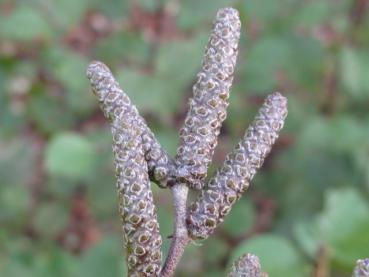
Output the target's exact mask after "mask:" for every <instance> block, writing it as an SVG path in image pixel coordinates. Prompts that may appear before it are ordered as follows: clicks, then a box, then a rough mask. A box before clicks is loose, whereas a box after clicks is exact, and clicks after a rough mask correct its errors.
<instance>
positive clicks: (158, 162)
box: [87, 61, 174, 187]
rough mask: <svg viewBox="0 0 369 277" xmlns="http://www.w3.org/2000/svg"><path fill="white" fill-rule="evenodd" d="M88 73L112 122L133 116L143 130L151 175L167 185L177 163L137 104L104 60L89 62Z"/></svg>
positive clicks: (154, 179) (106, 114) (146, 156)
mask: <svg viewBox="0 0 369 277" xmlns="http://www.w3.org/2000/svg"><path fill="white" fill-rule="evenodd" d="M87 77H88V78H89V80H90V83H91V87H92V90H93V92H94V94H95V95H96V96H97V98H98V100H99V103H100V107H101V109H102V110H103V112H104V114H105V116H106V117H107V118H108V119H109V120H110V122H111V124H113V125H117V126H119V124H120V121H121V120H122V118H123V117H127V116H131V117H132V120H133V121H134V122H135V124H136V125H137V126H138V128H139V130H140V136H141V137H142V141H143V150H144V153H145V159H146V161H147V165H148V169H149V176H150V179H151V180H152V181H154V182H155V183H157V184H158V185H160V186H161V187H165V186H167V180H168V178H169V175H170V174H171V172H173V171H174V163H173V161H172V160H171V159H170V158H169V156H168V155H167V153H166V152H165V151H164V150H163V149H162V147H161V146H160V144H159V142H158V141H157V140H156V138H155V137H154V134H153V133H152V132H151V130H150V129H149V127H148V126H147V125H146V123H145V120H144V119H143V118H142V117H141V116H140V115H139V113H138V111H137V109H136V107H135V106H134V105H132V103H131V101H130V99H129V98H128V96H127V94H125V93H124V92H123V90H122V89H121V88H120V86H119V84H118V82H117V81H116V80H115V79H114V77H113V75H112V73H111V72H110V70H109V68H108V67H107V66H106V65H105V64H103V63H101V62H97V61H95V62H92V63H91V64H90V65H89V66H88V69H87Z"/></svg>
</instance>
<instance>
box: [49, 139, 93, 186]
mask: <svg viewBox="0 0 369 277" xmlns="http://www.w3.org/2000/svg"><path fill="white" fill-rule="evenodd" d="M96 159H97V155H96V152H95V150H94V148H93V145H92V144H91V143H90V142H89V141H88V140H87V139H86V138H84V137H83V136H81V135H78V134H73V133H63V134H60V135H56V136H55V137H54V138H53V139H52V140H51V141H50V143H49V145H48V147H47V149H46V158H45V167H46V170H47V171H48V173H49V174H51V175H56V176H65V177H69V178H75V179H83V178H86V177H88V176H89V175H90V174H92V172H93V170H94V168H95V167H94V165H95V162H96Z"/></svg>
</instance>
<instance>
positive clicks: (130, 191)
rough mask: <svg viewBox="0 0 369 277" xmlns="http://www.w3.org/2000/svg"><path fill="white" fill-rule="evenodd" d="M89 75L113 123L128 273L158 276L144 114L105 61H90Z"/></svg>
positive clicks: (158, 245)
mask: <svg viewBox="0 0 369 277" xmlns="http://www.w3.org/2000/svg"><path fill="white" fill-rule="evenodd" d="M87 76H88V78H89V79H90V81H91V84H92V87H93V90H94V92H95V94H96V96H97V97H98V98H99V100H100V103H101V108H102V110H103V111H104V113H105V115H106V116H107V117H108V118H109V119H110V123H111V131H112V135H113V153H114V157H115V169H116V177H117V190H118V195H119V200H120V201H119V212H120V215H121V217H122V222H123V236H124V243H125V246H126V248H127V266H128V275H129V276H158V274H159V271H160V268H161V250H160V248H161V244H162V240H161V236H160V233H159V225H158V222H157V216H156V210H155V206H154V202H153V195H152V192H151V189H150V181H149V176H148V162H146V160H145V151H144V141H143V135H142V132H143V131H145V130H143V122H142V118H140V117H139V116H138V113H137V110H136V108H135V107H134V106H132V105H131V104H130V101H129V99H128V97H127V96H126V95H125V94H124V93H122V91H121V90H120V88H119V86H118V84H117V83H116V82H115V81H114V79H113V78H112V76H111V73H110V71H109V70H108V69H107V67H106V66H105V65H103V64H102V63H98V62H94V63H92V64H90V66H89V67H88V70H87Z"/></svg>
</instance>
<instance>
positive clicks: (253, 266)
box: [228, 254, 265, 277]
mask: <svg viewBox="0 0 369 277" xmlns="http://www.w3.org/2000/svg"><path fill="white" fill-rule="evenodd" d="M262 276H263V275H262V273H261V266H260V261H259V258H258V257H257V256H255V255H253V254H244V255H242V256H241V257H239V258H238V259H237V260H236V261H235V262H234V263H233V264H232V267H231V271H230V272H229V274H228V277H262ZM264 276H265V275H264Z"/></svg>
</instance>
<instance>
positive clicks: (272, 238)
mask: <svg viewBox="0 0 369 277" xmlns="http://www.w3.org/2000/svg"><path fill="white" fill-rule="evenodd" d="M244 253H253V254H255V255H257V256H258V257H259V258H260V263H261V265H262V269H263V271H265V272H270V273H271V275H273V276H276V277H282V276H308V272H309V267H308V265H307V263H306V262H305V261H304V259H303V258H302V256H301V254H300V253H299V252H298V251H297V249H296V248H295V247H294V245H293V244H291V242H290V241H289V240H287V239H285V238H283V237H281V236H279V235H260V236H258V237H255V238H252V239H250V240H248V241H246V242H244V243H241V244H240V245H239V246H238V247H237V248H236V249H235V250H234V252H233V253H232V258H231V261H232V262H234V261H235V260H236V259H237V258H238V257H240V256H241V255H242V254H244Z"/></svg>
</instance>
